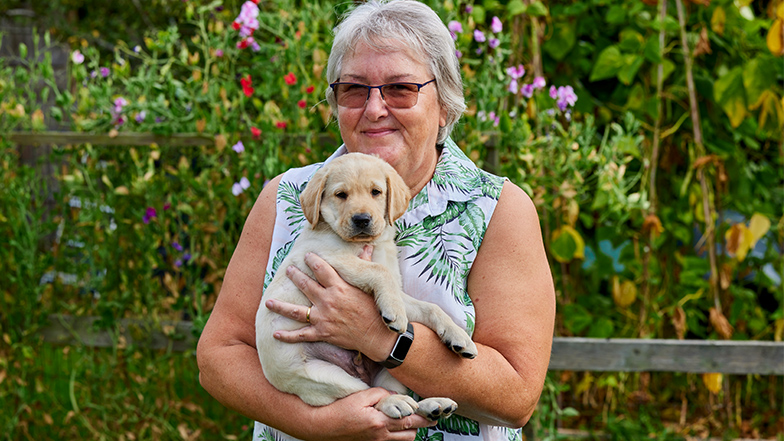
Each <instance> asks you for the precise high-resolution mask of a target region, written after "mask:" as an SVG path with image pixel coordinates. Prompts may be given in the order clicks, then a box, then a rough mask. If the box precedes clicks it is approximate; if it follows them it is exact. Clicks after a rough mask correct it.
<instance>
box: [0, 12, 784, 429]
mask: <svg viewBox="0 0 784 441" xmlns="http://www.w3.org/2000/svg"><path fill="white" fill-rule="evenodd" d="M351 3H352V2H347V1H334V2H330V1H325V0H318V1H312V2H311V1H308V2H305V1H295V0H278V1H260V2H259V4H258V6H255V5H252V4H249V5H245V6H243V2H241V1H238V0H227V1H224V2H221V1H213V2H209V1H207V0H196V1H185V0H150V1H143V2H142V1H139V0H132V1H126V2H103V1H94V0H83V1H77V0H52V1H50V2H37V1H36V2H26V1H20V0H4V1H3V2H2V4H0V17H2V27H0V30H2V31H3V36H2V40H0V237H2V239H1V241H2V246H0V286H2V294H1V295H0V335H2V339H1V341H0V408H1V409H2V411H0V438H2V439H9V440H12V439H13V440H17V439H18V440H21V439H35V440H40V439H121V440H135V439H189V440H190V439H249V438H250V427H249V424H250V423H249V421H248V420H247V419H245V418H243V417H240V416H239V415H237V414H234V413H232V412H231V411H228V410H226V409H224V408H223V407H222V406H220V405H219V404H218V403H216V402H215V401H214V400H212V399H211V398H210V397H209V396H208V395H207V394H206V393H205V392H204V391H203V390H202V389H201V388H200V386H199V385H198V371H197V368H196V363H195V355H194V347H193V346H192V345H191V347H188V348H185V350H184V351H174V350H173V348H172V347H171V346H169V347H165V348H163V349H151V348H149V347H145V346H144V345H140V344H136V343H134V342H129V341H127V339H126V338H125V336H124V335H125V334H124V332H127V331H129V330H128V329H123V327H127V326H128V325H127V323H128V322H126V321H123V320H124V319H144V320H146V321H148V322H153V323H156V324H158V325H159V326H160V327H161V328H162V329H163V331H164V333H165V334H167V336H168V337H169V338H170V340H173V341H176V340H183V337H184V335H182V333H183V332H187V333H191V335H190V336H191V337H196V338H197V337H198V334H199V332H200V330H201V329H202V327H203V325H204V323H205V321H206V319H207V317H208V316H209V313H210V310H211V308H212V305H213V304H214V302H215V299H216V296H217V294H218V292H219V291H220V286H221V281H222V278H223V274H224V270H225V267H226V265H227V263H228V260H229V258H230V257H231V253H232V251H233V248H234V244H235V243H236V242H237V240H238V238H239V234H240V232H241V229H242V225H243V221H244V218H245V216H246V215H247V213H248V212H249V210H250V208H251V206H252V204H253V202H254V199H255V197H256V195H257V194H258V193H259V191H260V190H261V188H262V187H263V185H264V183H265V182H266V181H267V180H268V179H270V178H272V177H274V176H275V175H276V174H278V173H281V172H282V171H284V170H286V169H287V168H289V167H292V166H298V165H301V164H306V163H310V162H314V161H320V160H323V159H324V158H326V157H327V156H328V154H329V153H330V152H331V151H332V150H333V149H334V148H335V147H336V146H337V145H338V144H339V137H338V131H337V127H336V124H335V123H334V121H333V120H332V119H331V116H330V111H329V109H328V105H327V104H326V102H325V101H324V100H323V97H324V90H325V89H326V87H327V84H326V82H325V79H324V75H323V69H324V67H325V64H326V59H327V54H328V52H329V48H330V43H331V38H332V37H331V29H332V27H333V26H334V25H335V24H336V22H337V19H338V17H339V16H340V15H341V14H342V12H344V11H345V10H346V9H347V8H348V7H349V6H350V4H351ZM427 3H429V4H431V6H433V8H434V9H435V10H436V11H437V12H438V13H439V15H440V16H441V17H442V19H443V20H444V23H445V24H449V27H450V29H451V30H452V31H453V32H454V34H455V38H456V45H457V48H458V50H459V52H460V56H461V58H460V60H461V64H462V68H463V75H464V80H465V86H466V98H467V102H468V106H469V109H468V111H467V113H466V115H465V116H464V118H463V119H462V120H461V122H460V123H459V124H458V126H457V128H456V133H455V134H454V136H453V137H454V139H455V140H456V141H457V143H458V145H459V146H460V147H461V148H462V149H464V151H466V152H467V153H468V154H469V156H470V157H471V158H472V159H474V160H475V161H476V162H477V163H478V164H479V165H480V166H482V167H485V168H486V169H488V170H491V171H493V172H495V173H497V174H500V175H504V176H508V177H509V178H510V179H511V180H512V181H514V182H515V183H517V184H518V185H520V186H521V187H523V188H524V189H525V190H526V191H527V192H528V193H529V194H530V195H531V196H532V198H533V199H534V201H535V203H536V206H537V207H538V210H539V214H540V217H541V221H542V228H543V231H544V235H545V242H546V246H547V249H548V253H549V257H550V262H551V265H552V268H553V274H554V277H555V280H556V287H557V299H558V316H557V325H556V330H555V333H556V335H558V336H586V337H601V338H605V337H615V338H620V337H624V338H643V339H644V338H667V339H699V340H712V339H723V340H730V339H731V340H761V341H781V339H782V334H783V333H784V296H783V293H784V291H783V289H784V288H782V276H784V259H782V249H784V216H783V213H782V212H783V211H784V210H783V209H782V207H784V139H783V138H784V137H782V132H783V131H784V98H782V97H783V96H784V57H782V55H783V54H784V47H783V45H784V1H782V0H771V1H751V0H718V1H717V0H712V1H711V0H689V1H685V3H681V0H673V1H668V2H664V3H662V2H658V1H656V0H644V1H639V0H587V1H571V0H560V1H552V2H544V3H543V2H540V1H532V0H511V1H509V2H499V1H495V0H485V1H478V0H477V1H475V2H472V1H462V0H451V1H442V2H435V1H429V2H427ZM243 7H245V8H249V9H248V11H250V12H252V11H253V9H254V8H258V10H259V13H258V16H257V22H254V20H253V16H252V14H251V15H247V11H246V15H241V10H242V8H243ZM235 23H236V24H235ZM250 28H252V29H255V30H254V31H253V32H252V34H251V35H250V38H248V32H249V29H250ZM9 41H10V42H11V43H9ZM20 41H25V43H22V44H19V42H20ZM543 83H544V84H543ZM552 86H555V88H553V89H551V87H552ZM575 98H576V100H575ZM55 132H57V133H55ZM59 132H68V133H69V134H70V136H71V137H70V138H68V137H67V136H66V135H62V136H59V137H58V133H59ZM73 132H79V133H81V134H84V135H90V136H88V137H87V138H75V137H73V135H79V133H73ZM36 136H39V137H43V136H46V137H47V138H46V139H48V140H50V141H49V142H48V143H47V144H45V145H38V146H33V147H31V146H28V145H26V144H31V143H33V142H31V141H30V140H31V139H34V138H35V137H36ZM25 140H27V141H25ZM52 314H61V315H65V316H90V317H95V318H96V320H94V321H93V322H91V323H92V324H91V326H92V327H93V328H94V329H97V330H108V331H109V335H113V336H114V338H113V340H112V341H111V342H110V343H111V344H110V345H109V347H107V348H96V347H88V346H86V345H66V346H57V345H52V344H49V343H44V342H43V337H42V333H43V331H44V330H45V329H46V328H47V327H49V326H51V323H52V319H51V317H52ZM57 317H62V316H57ZM177 321H187V322H190V323H192V328H186V330H185V331H183V330H182V329H183V328H181V327H177V326H175V325H174V324H172V323H175V322H177ZM62 325H63V326H66V327H67V325H68V323H67V322H65V321H63V323H62ZM130 332H131V333H132V334H133V333H134V332H137V333H141V334H143V333H144V330H143V329H141V328H139V329H136V328H134V329H130ZM141 339H142V338H141V337H140V338H139V340H141ZM188 341H191V342H192V341H193V340H188ZM782 383H783V381H782V378H780V377H776V376H772V375H771V376H764V375H721V374H702V375H700V374H686V373H623V372H601V373H597V372H594V373H591V372H566V371H551V372H550V374H549V377H548V380H547V383H546V386H545V392H544V394H543V396H542V400H541V402H540V405H539V408H538V410H537V412H536V414H535V416H534V418H533V420H532V421H533V423H532V424H533V427H534V428H535V429H536V431H537V434H538V439H540V438H541V439H571V438H570V436H575V435H567V433H573V432H569V431H568V430H567V429H572V430H574V429H579V430H582V432H581V433H583V437H582V438H581V439H608V438H609V439H619V440H624V439H641V438H651V439H672V440H675V439H688V438H693V437H698V438H706V437H718V438H719V439H722V438H724V439H728V438H738V437H745V438H778V439H782V437H783V436H784V435H782V433H784V417H782V407H783V406H784V403H783V402H782V396H783V390H784V386H783V385H782ZM594 433H599V435H595V434H594ZM602 436H604V438H601V437H602Z"/></svg>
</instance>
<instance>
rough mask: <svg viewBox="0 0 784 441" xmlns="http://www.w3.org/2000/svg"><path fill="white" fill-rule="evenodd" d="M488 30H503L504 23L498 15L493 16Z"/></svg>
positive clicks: (495, 31) (497, 31) (496, 31)
mask: <svg viewBox="0 0 784 441" xmlns="http://www.w3.org/2000/svg"><path fill="white" fill-rule="evenodd" d="M490 30H491V31H493V33H494V34H497V33H499V32H501V31H502V30H504V25H503V24H502V23H501V20H500V19H499V18H498V17H493V20H492V21H491V22H490Z"/></svg>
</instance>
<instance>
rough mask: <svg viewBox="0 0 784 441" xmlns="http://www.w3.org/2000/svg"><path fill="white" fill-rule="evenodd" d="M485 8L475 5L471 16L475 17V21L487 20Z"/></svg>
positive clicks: (482, 21)
mask: <svg viewBox="0 0 784 441" xmlns="http://www.w3.org/2000/svg"><path fill="white" fill-rule="evenodd" d="M485 15H486V13H485V8H483V7H481V6H479V5H474V10H473V11H472V12H471V16H472V17H474V21H475V22H477V23H484V22H485Z"/></svg>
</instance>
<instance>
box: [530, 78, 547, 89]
mask: <svg viewBox="0 0 784 441" xmlns="http://www.w3.org/2000/svg"><path fill="white" fill-rule="evenodd" d="M545 85H547V81H545V79H544V77H536V78H534V83H533V86H534V89H537V90H538V89H544V86H545Z"/></svg>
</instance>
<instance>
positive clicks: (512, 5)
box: [506, 0, 528, 17]
mask: <svg viewBox="0 0 784 441" xmlns="http://www.w3.org/2000/svg"><path fill="white" fill-rule="evenodd" d="M526 9H528V8H527V7H526V6H525V3H523V1H522V0H512V1H511V2H509V4H508V5H506V14H507V16H508V17H514V16H516V15H520V14H525V11H526Z"/></svg>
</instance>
